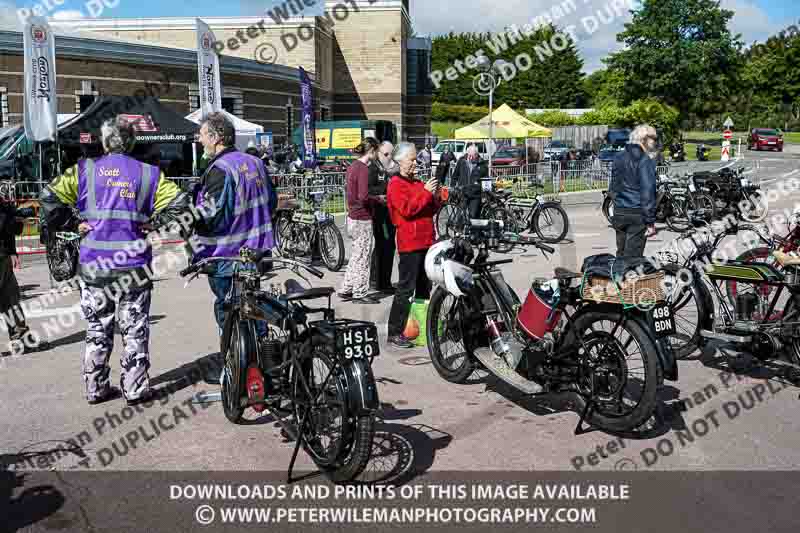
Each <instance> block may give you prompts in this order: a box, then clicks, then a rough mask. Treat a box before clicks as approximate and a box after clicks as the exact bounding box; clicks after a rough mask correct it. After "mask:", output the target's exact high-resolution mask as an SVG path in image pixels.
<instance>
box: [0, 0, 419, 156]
mask: <svg viewBox="0 0 800 533" xmlns="http://www.w3.org/2000/svg"><path fill="white" fill-rule="evenodd" d="M354 6H355V7H354ZM203 21H204V22H206V24H208V25H209V26H210V27H211V29H212V30H213V31H214V33H215V35H216V37H217V40H218V41H220V42H224V43H225V45H226V46H225V49H224V50H223V51H222V53H221V55H222V57H221V61H220V75H221V82H222V92H223V95H222V96H223V98H222V105H223V107H224V108H225V109H226V110H227V111H229V112H231V113H233V114H235V115H237V116H239V117H241V118H243V119H245V120H248V121H250V122H254V123H256V124H260V125H262V126H264V129H265V131H272V132H273V135H274V138H275V142H276V143H283V142H285V141H286V135H287V132H289V131H292V130H293V129H294V128H295V127H297V126H298V124H299V119H300V87H299V81H298V71H297V67H300V66H302V67H303V68H304V69H306V71H308V73H309V75H310V76H311V77H312V80H313V82H314V89H315V94H314V98H315V108H316V112H317V118H318V119H324V120H356V119H368V120H391V121H392V122H394V123H395V124H396V125H397V128H398V134H399V136H400V138H405V139H408V140H410V141H413V142H415V143H417V144H422V143H424V141H425V136H426V134H428V133H429V130H430V111H431V85H430V80H429V78H428V73H429V71H430V40H429V39H424V38H418V37H413V35H412V30H411V21H410V18H409V6H408V0H377V1H375V0H373V1H364V0H358V1H352V0H350V1H348V2H347V3H343V2H340V1H335V2H331V1H328V2H326V13H325V17H295V18H289V19H286V20H284V21H283V22H282V23H281V24H276V23H275V22H274V21H273V20H271V19H270V18H269V17H267V18H266V19H262V18H261V17H203ZM54 29H55V30H56V33H57V37H56V56H57V64H56V72H57V78H58V80H57V82H58V111H59V113H76V112H80V111H82V110H84V109H86V108H87V107H88V106H89V105H90V104H91V103H92V101H93V99H94V97H95V96H97V95H100V94H114V95H123V96H124V95H134V94H135V92H136V91H137V90H139V91H141V90H142V89H143V88H146V90H147V91H148V92H149V93H150V94H155V95H157V96H159V98H160V99H161V101H162V102H163V103H164V104H165V105H168V106H170V107H172V108H174V109H175V110H176V111H178V112H180V113H183V114H186V115H188V114H189V113H190V112H192V111H194V110H195V109H197V107H198V105H199V98H198V87H197V62H196V61H197V56H196V50H195V42H196V35H195V20H194V18H189V17H187V18H159V19H85V20H84V19H77V20H73V21H58V26H55V25H54ZM253 35H256V37H252V36H253ZM22 61H23V58H22V35H21V33H19V32H13V31H0V104H1V106H2V107H0V127H2V126H5V125H9V124H14V123H19V122H21V121H22V93H23V63H22Z"/></svg>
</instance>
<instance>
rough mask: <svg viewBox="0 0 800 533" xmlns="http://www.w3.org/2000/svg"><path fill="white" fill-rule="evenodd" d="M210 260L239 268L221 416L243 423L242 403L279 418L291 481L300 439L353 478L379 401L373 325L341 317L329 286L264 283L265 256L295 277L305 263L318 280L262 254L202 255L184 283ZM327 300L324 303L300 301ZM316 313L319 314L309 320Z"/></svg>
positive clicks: (223, 345)
mask: <svg viewBox="0 0 800 533" xmlns="http://www.w3.org/2000/svg"><path fill="white" fill-rule="evenodd" d="M216 261H230V262H233V263H235V264H236V265H237V268H236V269H235V271H234V277H233V284H232V286H231V291H230V292H229V294H228V295H226V298H225V304H224V305H225V308H226V318H225V325H224V328H223V333H222V338H221V339H220V349H221V353H223V354H224V356H225V365H224V367H223V372H222V379H221V381H222V408H223V412H224V414H225V417H226V418H227V419H228V420H229V421H230V422H232V423H235V424H240V423H242V422H243V415H244V412H245V409H248V408H252V409H254V410H255V411H257V412H263V411H264V410H267V411H269V412H270V414H272V415H273V417H274V418H275V419H276V420H277V421H278V422H279V423H281V425H283V427H284V431H285V432H286V433H287V435H289V436H290V437H292V438H294V439H295V441H296V445H295V449H294V453H293V455H292V459H291V462H290V464H289V473H288V480H289V482H291V481H293V479H292V469H293V466H294V463H295V460H296V458H297V453H298V450H299V448H300V446H301V445H302V446H303V448H304V449H305V451H306V452H307V453H308V454H309V456H311V458H312V459H313V461H314V463H316V465H317V466H318V467H319V468H320V469H321V470H322V471H323V472H324V473H325V474H326V475H327V476H328V477H329V478H330V479H331V480H332V481H334V482H349V481H352V480H353V479H354V478H355V477H357V476H358V475H359V474H360V473H361V472H362V471H363V469H364V467H365V466H366V464H367V462H368V461H369V458H370V455H371V453H372V438H373V434H374V430H375V416H376V413H377V411H378V409H379V408H380V403H379V400H378V389H377V386H376V384H375V378H374V376H373V374H372V361H373V359H374V358H375V357H376V356H378V355H379V353H380V348H379V345H378V331H377V328H376V327H375V324H373V323H372V322H365V321H361V320H349V319H343V318H337V317H336V315H335V312H334V310H333V309H332V308H331V295H332V294H333V293H334V289H333V288H331V287H318V288H308V289H306V288H304V287H303V286H302V285H300V283H298V282H297V281H296V280H293V279H290V280H287V281H286V283H285V287H286V290H285V291H280V290H279V289H275V290H273V291H267V290H262V288H261V278H262V277H263V275H264V273H263V269H264V267H265V266H266V265H265V263H268V264H270V265H271V264H277V265H280V266H284V267H287V268H290V269H291V270H293V271H294V272H295V273H296V274H297V275H298V276H300V277H302V274H301V273H300V272H301V270H302V271H305V272H308V273H310V274H312V275H313V276H316V277H317V278H322V277H323V274H322V272H321V271H319V270H317V269H316V268H314V267H311V266H308V265H303V264H302V263H298V262H296V261H292V260H290V259H285V258H280V257H271V256H270V257H267V256H266V253H264V252H256V251H254V250H250V249H248V248H242V249H241V251H240V256H239V257H231V258H225V257H222V258H219V257H211V258H208V259H203V260H200V261H198V262H197V263H194V264H193V265H191V266H189V267H187V268H186V269H184V270H183V271H181V273H180V275H181V276H182V277H186V276H192V278H190V279H189V280H188V281H187V285H188V284H189V282H190V281H191V280H192V279H194V278H195V277H197V276H198V275H199V274H200V273H202V272H203V267H204V266H205V265H207V264H209V263H213V262H216ZM304 279H305V278H304ZM323 298H327V300H328V305H327V306H325V307H321V306H315V307H309V306H307V305H306V303H305V302H308V301H314V300H320V299H323ZM314 315H317V316H319V315H321V317H319V319H317V320H312V316H314ZM287 417H293V419H294V423H293V424H291V423H289V422H286V421H285V419H286V418H287Z"/></svg>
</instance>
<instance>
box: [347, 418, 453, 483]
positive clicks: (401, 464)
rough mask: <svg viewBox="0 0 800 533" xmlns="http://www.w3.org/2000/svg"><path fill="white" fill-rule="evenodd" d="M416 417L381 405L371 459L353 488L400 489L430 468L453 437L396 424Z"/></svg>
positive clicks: (423, 428) (422, 426) (435, 431)
mask: <svg viewBox="0 0 800 533" xmlns="http://www.w3.org/2000/svg"><path fill="white" fill-rule="evenodd" d="M420 414H422V411H421V410H419V409H397V408H396V407H395V406H393V405H392V404H389V403H381V409H380V411H379V412H378V417H377V420H376V422H377V423H376V425H375V434H374V436H373V438H372V456H371V457H370V460H369V463H368V464H367V466H366V468H365V469H364V472H362V473H361V475H360V476H359V477H358V479H357V480H355V481H354V484H361V485H391V486H399V485H404V484H406V483H409V482H411V481H413V480H414V479H415V478H416V477H417V476H419V475H421V474H424V473H425V472H427V471H428V470H429V469H430V468H431V466H432V465H433V463H434V461H435V459H436V452H437V451H439V450H443V449H444V448H446V447H447V446H448V445H449V444H450V443H451V442H452V441H453V436H452V435H450V434H449V433H445V432H444V431H441V430H438V429H436V428H434V427H431V426H428V425H425V424H401V423H399V421H401V420H408V419H411V418H414V417H416V416H419V415H420Z"/></svg>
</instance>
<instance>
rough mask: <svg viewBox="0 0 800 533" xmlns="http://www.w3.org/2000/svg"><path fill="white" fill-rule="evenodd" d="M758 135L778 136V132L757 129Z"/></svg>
mask: <svg viewBox="0 0 800 533" xmlns="http://www.w3.org/2000/svg"><path fill="white" fill-rule="evenodd" d="M756 134H757V135H769V136H771V137H777V136H778V132H777V130H756Z"/></svg>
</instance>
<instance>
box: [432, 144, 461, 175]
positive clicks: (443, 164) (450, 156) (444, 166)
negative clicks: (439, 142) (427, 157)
mask: <svg viewBox="0 0 800 533" xmlns="http://www.w3.org/2000/svg"><path fill="white" fill-rule="evenodd" d="M455 160H456V155H455V154H454V153H453V150H452V148H450V145H449V144H448V145H446V146H445V149H444V153H443V154H442V156H441V157H440V158H439V164H438V165H436V179H437V180H439V184H441V185H449V184H450V183H449V182H448V178H449V177H450V166H451V165H452V164H453V162H455Z"/></svg>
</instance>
